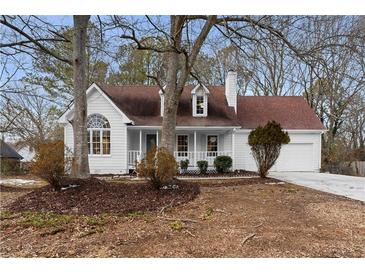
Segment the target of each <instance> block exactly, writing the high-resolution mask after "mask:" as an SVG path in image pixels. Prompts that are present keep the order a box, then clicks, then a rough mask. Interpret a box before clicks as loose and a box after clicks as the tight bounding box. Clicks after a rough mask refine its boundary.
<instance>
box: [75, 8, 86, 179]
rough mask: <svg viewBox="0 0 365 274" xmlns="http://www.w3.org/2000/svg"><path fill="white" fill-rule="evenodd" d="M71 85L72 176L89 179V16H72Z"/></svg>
mask: <svg viewBox="0 0 365 274" xmlns="http://www.w3.org/2000/svg"><path fill="white" fill-rule="evenodd" d="M73 19H74V34H73V85H74V118H73V123H72V126H73V133H74V163H73V169H72V176H74V177H76V178H88V177H90V170H89V159H88V147H87V145H88V142H87V125H86V120H87V102H86V89H87V75H86V65H87V64H86V62H87V60H86V41H87V26H88V23H89V19H90V16H89V15H74V17H73Z"/></svg>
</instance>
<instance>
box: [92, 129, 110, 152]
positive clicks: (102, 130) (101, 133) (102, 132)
mask: <svg viewBox="0 0 365 274" xmlns="http://www.w3.org/2000/svg"><path fill="white" fill-rule="evenodd" d="M87 131H88V133H89V135H90V139H89V143H90V145H89V149H90V153H89V156H110V155H111V153H112V135H111V130H110V128H103V129H100V128H88V129H87ZM94 131H99V134H100V154H99V153H95V154H94V150H93V132H94ZM104 131H108V132H109V139H110V142H109V144H110V148H109V154H104V151H103V150H104V148H103V134H104Z"/></svg>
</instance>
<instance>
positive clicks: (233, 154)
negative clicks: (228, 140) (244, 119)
mask: <svg viewBox="0 0 365 274" xmlns="http://www.w3.org/2000/svg"><path fill="white" fill-rule="evenodd" d="M235 132H236V131H235V130H234V129H233V130H232V133H231V136H232V145H231V149H232V168H233V170H235V169H236V168H235V164H236V161H235V153H234V151H235V148H234V147H235V144H234V142H235ZM224 138H225V137H224Z"/></svg>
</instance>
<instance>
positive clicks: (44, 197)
mask: <svg viewBox="0 0 365 274" xmlns="http://www.w3.org/2000/svg"><path fill="white" fill-rule="evenodd" d="M64 184H65V185H75V184H77V185H79V187H76V188H69V189H66V190H63V191H60V192H56V191H54V190H53V189H52V188H51V187H50V186H44V187H42V188H38V189H35V190H33V191H32V192H30V193H28V194H26V195H24V196H22V197H21V198H19V199H17V200H16V201H14V202H13V203H11V204H9V205H7V206H6V209H7V210H10V211H15V212H21V211H49V212H54V213H59V214H72V215H95V214H99V213H128V212H136V211H153V210H158V209H161V208H163V207H166V206H176V205H179V204H183V203H186V202H188V201H191V200H193V199H194V198H195V197H197V196H198V195H199V193H200V189H199V185H198V184H197V183H191V182H181V181H178V180H176V181H174V183H173V185H176V186H178V187H177V188H176V187H175V188H168V189H161V190H155V189H154V188H153V187H152V186H151V185H150V184H148V183H146V182H140V183H135V184H124V183H110V182H105V181H102V180H99V179H97V178H91V179H88V180H75V179H74V180H68V181H66V182H64Z"/></svg>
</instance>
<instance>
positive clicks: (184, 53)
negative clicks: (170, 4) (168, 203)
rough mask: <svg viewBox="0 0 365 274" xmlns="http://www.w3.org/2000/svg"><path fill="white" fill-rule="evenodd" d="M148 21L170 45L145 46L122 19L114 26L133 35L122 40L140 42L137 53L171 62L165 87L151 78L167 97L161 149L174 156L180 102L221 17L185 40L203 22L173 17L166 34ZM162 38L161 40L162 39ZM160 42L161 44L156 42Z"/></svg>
mask: <svg viewBox="0 0 365 274" xmlns="http://www.w3.org/2000/svg"><path fill="white" fill-rule="evenodd" d="M147 19H148V21H149V22H150V23H151V25H152V26H153V28H154V31H156V30H157V31H158V33H159V34H162V35H163V37H164V39H166V43H164V45H163V46H162V47H161V46H151V45H145V44H144V43H143V41H142V39H140V38H139V37H137V36H136V32H135V29H134V26H131V24H126V23H125V22H124V21H123V20H122V19H120V18H118V17H114V23H115V24H116V26H118V27H121V28H122V29H125V30H126V31H127V32H128V31H129V32H130V33H131V34H125V35H122V36H121V38H125V39H130V40H133V41H134V42H136V44H137V49H141V50H150V51H155V52H159V53H162V54H164V55H165V57H166V58H165V60H166V62H167V69H166V70H167V71H166V79H165V81H164V82H165V83H166V84H165V85H164V86H163V85H162V84H161V82H162V81H161V79H159V77H156V76H150V77H151V78H154V79H155V80H156V82H158V83H159V85H160V87H161V90H162V92H163V94H164V112H163V122H162V136H161V146H162V147H165V148H167V149H168V151H169V152H170V153H173V150H174V143H175V127H176V114H177V108H178V103H179V99H180V96H181V93H182V91H183V89H184V86H185V84H186V81H187V80H188V77H189V76H190V74H191V73H192V69H193V66H194V64H195V61H196V59H197V57H198V55H199V52H200V49H201V47H202V46H203V43H204V41H205V39H206V38H207V36H208V34H209V32H210V30H211V29H212V27H213V26H214V24H215V22H216V19H217V16H207V17H204V18H203V19H202V21H203V26H202V27H200V28H196V32H195V33H194V35H191V36H192V37H193V38H192V37H190V36H189V35H186V36H187V37H186V38H185V40H183V33H185V32H187V33H188V32H189V23H191V22H192V21H197V20H198V19H201V18H197V19H195V18H189V16H186V15H181V16H174V15H172V16H170V21H169V30H168V31H165V30H163V29H162V28H160V27H159V26H157V25H156V23H155V22H153V21H152V19H151V18H150V17H148V16H147ZM159 38H161V37H159ZM156 40H158V39H157V38H156Z"/></svg>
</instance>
